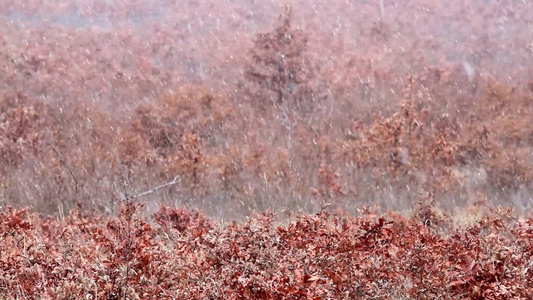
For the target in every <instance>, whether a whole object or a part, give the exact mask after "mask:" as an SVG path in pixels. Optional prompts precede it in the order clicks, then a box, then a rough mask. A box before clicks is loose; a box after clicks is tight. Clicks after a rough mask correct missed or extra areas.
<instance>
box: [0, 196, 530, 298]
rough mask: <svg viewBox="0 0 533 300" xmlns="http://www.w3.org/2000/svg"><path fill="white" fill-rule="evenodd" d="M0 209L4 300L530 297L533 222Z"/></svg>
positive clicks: (495, 216)
mask: <svg viewBox="0 0 533 300" xmlns="http://www.w3.org/2000/svg"><path fill="white" fill-rule="evenodd" d="M152 219H153V221H154V222H152V221H151V220H148V219H145V218H143V217H141V216H140V210H139V207H137V206H136V205H133V204H131V203H130V204H126V205H122V208H121V211H120V212H119V214H118V216H116V217H111V218H104V217H101V216H97V215H91V214H87V213H82V212H80V211H74V212H72V213H71V214H70V215H69V217H67V218H66V219H64V220H62V221H57V220H53V219H46V220H45V219H41V218H39V217H37V216H34V215H30V214H27V213H26V212H25V211H24V210H13V209H4V211H3V212H2V214H1V215H0V234H1V235H2V239H1V240H0V250H1V252H0V253H1V255H0V266H1V267H0V272H1V274H0V278H1V287H2V289H1V290H0V295H1V296H0V297H1V298H2V299H6V298H7V299H13V298H16V299H18V298H25V299H97V298H98V299H119V298H120V299H326V298H328V299H528V298H529V297H530V296H531V294H533V269H532V268H531V267H532V263H533V242H532V238H533V219H526V220H520V221H518V220H514V219H512V218H511V217H509V216H508V215H507V214H505V213H502V212H493V213H491V214H490V215H487V216H486V217H485V218H484V219H483V220H482V221H480V222H479V223H478V224H477V225H475V226H472V227H469V228H463V229H456V230H452V231H449V232H447V233H446V234H437V233H436V229H435V228H431V227H428V226H426V225H423V224H419V222H415V221H412V220H409V219H406V218H403V217H399V216H394V215H386V216H377V215H375V214H373V213H372V212H370V211H368V210H364V211H361V214H360V215H359V216H357V217H351V216H339V215H334V216H332V215H329V214H328V213H326V212H321V213H320V214H317V215H315V216H311V215H302V216H299V217H298V218H297V219H296V220H295V221H293V222H292V223H290V224H289V225H288V226H279V227H277V228H276V225H274V224H275V222H276V221H275V216H274V215H272V214H269V213H265V214H263V215H261V216H257V217H254V218H250V219H248V220H247V221H246V222H244V223H242V224H237V223H232V224H230V225H228V226H222V225H219V224H216V223H214V222H212V221H210V220H208V219H206V218H205V217H204V216H203V215H202V214H201V213H199V212H197V211H184V210H180V209H174V208H169V207H163V208H161V210H160V211H159V212H157V213H156V214H154V216H153V218H152Z"/></svg>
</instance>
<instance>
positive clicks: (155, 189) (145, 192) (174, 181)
mask: <svg viewBox="0 0 533 300" xmlns="http://www.w3.org/2000/svg"><path fill="white" fill-rule="evenodd" d="M178 178H179V175H178V176H176V177H174V179H172V181H170V182H167V183H165V184H162V185H159V186H156V187H155V188H153V189H149V190H147V191H144V192H142V193H139V194H137V195H135V196H133V197H134V198H139V197H142V196H146V195H148V194H151V193H153V192H156V191H158V190H160V189H162V188H165V187H168V186H171V185H174V184H176V183H178V182H179V180H178Z"/></svg>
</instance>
